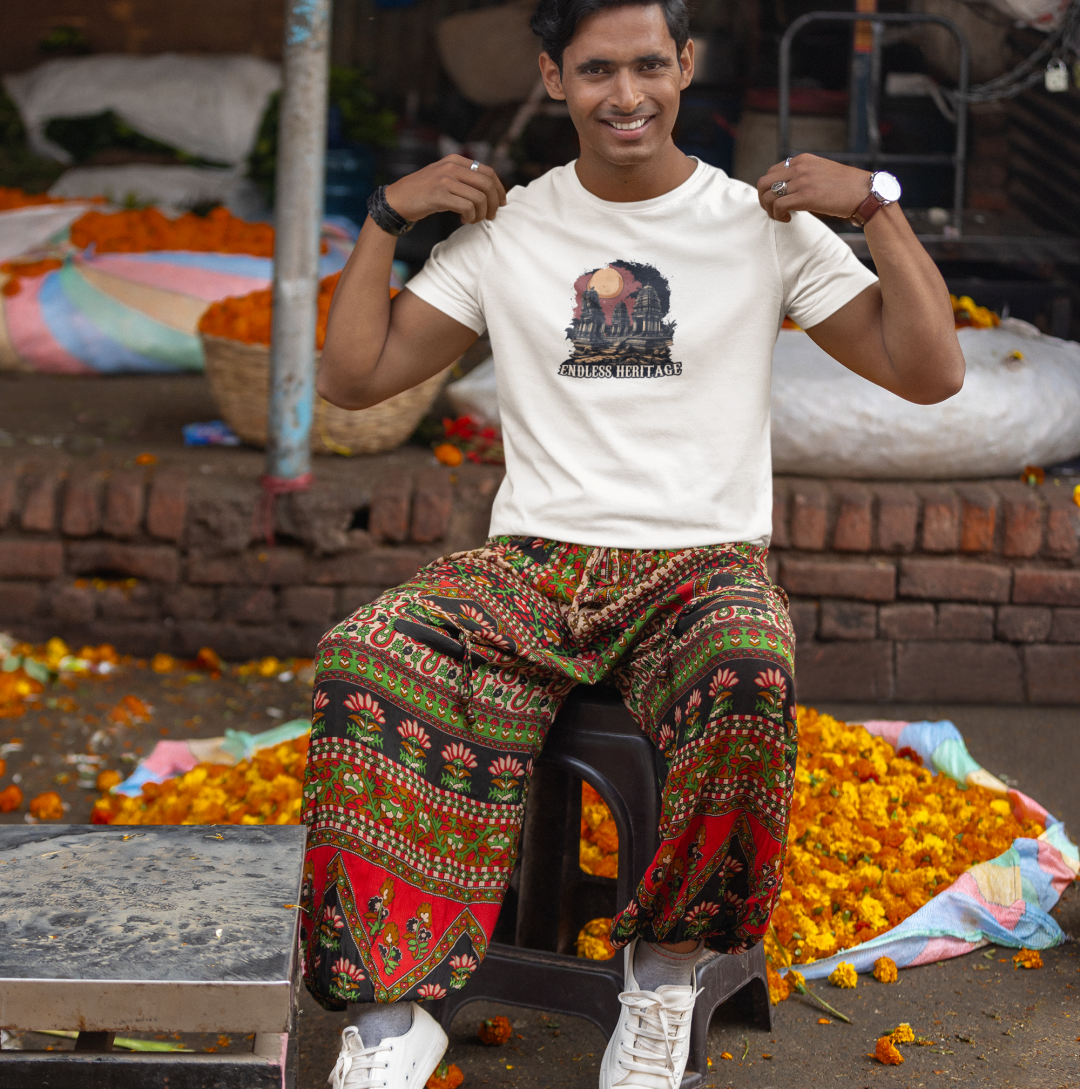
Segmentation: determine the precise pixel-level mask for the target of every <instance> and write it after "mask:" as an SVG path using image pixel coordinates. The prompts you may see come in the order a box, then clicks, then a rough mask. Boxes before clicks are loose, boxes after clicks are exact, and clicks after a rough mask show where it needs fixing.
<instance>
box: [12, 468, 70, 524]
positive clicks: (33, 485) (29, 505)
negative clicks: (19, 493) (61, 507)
mask: <svg viewBox="0 0 1080 1089" xmlns="http://www.w3.org/2000/svg"><path fill="white" fill-rule="evenodd" d="M60 480H61V474H60V472H59V471H58V470H55V469H47V470H45V471H44V472H41V473H38V474H37V475H36V476H35V477H33V478H32V479H31V480H30V482H29V485H28V488H27V492H26V498H25V499H24V500H23V509H22V520H21V525H22V528H23V529H26V530H30V531H36V532H38V533H52V532H53V531H54V530H55V529H56V493H57V490H58V489H59V487H60Z"/></svg>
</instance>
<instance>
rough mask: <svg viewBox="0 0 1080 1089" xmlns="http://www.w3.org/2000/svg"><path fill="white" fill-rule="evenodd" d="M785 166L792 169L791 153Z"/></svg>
mask: <svg viewBox="0 0 1080 1089" xmlns="http://www.w3.org/2000/svg"><path fill="white" fill-rule="evenodd" d="M784 166H786V167H787V168H788V169H789V170H790V169H791V156H790V155H789V156H788V157H787V158H786V159H785V160H784Z"/></svg>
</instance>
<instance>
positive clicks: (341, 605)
mask: <svg viewBox="0 0 1080 1089" xmlns="http://www.w3.org/2000/svg"><path fill="white" fill-rule="evenodd" d="M385 589H386V587H385V586H342V587H341V589H339V590H338V592H337V611H336V615H337V616H339V617H341V618H344V617H346V616H352V614H353V613H354V612H356V610H357V609H359V608H361V607H362V606H364V605H370V604H371V603H372V602H373V601H374V600H375V599H376V598H377V597H378V596H379V594H381V593H382V592H383V591H384V590H385Z"/></svg>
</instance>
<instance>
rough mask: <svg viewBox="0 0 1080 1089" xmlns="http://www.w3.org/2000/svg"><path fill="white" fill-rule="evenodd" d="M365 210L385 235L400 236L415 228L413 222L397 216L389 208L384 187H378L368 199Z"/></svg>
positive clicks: (414, 222)
mask: <svg viewBox="0 0 1080 1089" xmlns="http://www.w3.org/2000/svg"><path fill="white" fill-rule="evenodd" d="M367 210H368V215H369V216H371V218H372V219H373V220H374V221H375V225H376V226H377V227H381V228H382V229H383V230H384V231H386V233H387V234H395V235H402V234H405V233H406V231H411V230H412V229H413V227H415V226H416V221H415V220H408V219H406V218H405V217H404V216H401V215H398V213H397V212H395V211H394V209H393V208H391V207H390V203H389V201H387V199H386V186H385V185H380V186H379V188H378V189H376V190H375V192H374V193H372V194H371V196H370V197H368V202H367Z"/></svg>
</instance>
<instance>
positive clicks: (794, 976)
mask: <svg viewBox="0 0 1080 1089" xmlns="http://www.w3.org/2000/svg"><path fill="white" fill-rule="evenodd" d="M784 979H785V980H786V981H787V982H788V984H789V985H790V986H792V987H794V988H795V990H799V989H800V988H801V987H805V986H806V977H805V976H804V975H803V974H802V972H796V971H795V969H794V968H792V969H791V970H790V971H789V972H788V974H787V975H786V976H784Z"/></svg>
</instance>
